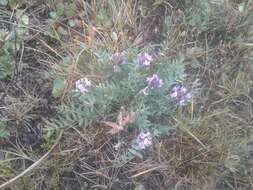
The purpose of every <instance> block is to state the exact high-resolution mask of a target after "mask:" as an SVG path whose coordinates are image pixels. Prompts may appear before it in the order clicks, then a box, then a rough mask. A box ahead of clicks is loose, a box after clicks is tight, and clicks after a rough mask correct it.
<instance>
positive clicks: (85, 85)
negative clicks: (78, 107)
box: [76, 78, 91, 94]
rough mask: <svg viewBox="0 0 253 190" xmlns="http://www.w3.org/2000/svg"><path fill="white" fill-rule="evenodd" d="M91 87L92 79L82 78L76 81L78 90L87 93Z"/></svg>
mask: <svg viewBox="0 0 253 190" xmlns="http://www.w3.org/2000/svg"><path fill="white" fill-rule="evenodd" d="M89 87H91V81H90V80H88V79H87V78H82V79H79V80H77V81H76V91H77V92H81V93H82V94H85V93H86V92H88V91H89Z"/></svg>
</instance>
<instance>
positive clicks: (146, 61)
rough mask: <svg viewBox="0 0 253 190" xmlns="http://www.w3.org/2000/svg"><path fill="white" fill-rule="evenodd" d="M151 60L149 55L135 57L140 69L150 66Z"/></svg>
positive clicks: (142, 54) (143, 54)
mask: <svg viewBox="0 0 253 190" xmlns="http://www.w3.org/2000/svg"><path fill="white" fill-rule="evenodd" d="M152 61H153V58H152V56H151V55H150V54H148V53H145V52H142V53H139V54H138V55H137V62H138V64H139V66H141V67H148V66H150V64H151V62H152Z"/></svg>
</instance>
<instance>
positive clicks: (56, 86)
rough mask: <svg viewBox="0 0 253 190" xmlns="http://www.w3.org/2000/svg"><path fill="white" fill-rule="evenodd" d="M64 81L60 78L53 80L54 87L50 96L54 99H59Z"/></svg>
mask: <svg viewBox="0 0 253 190" xmlns="http://www.w3.org/2000/svg"><path fill="white" fill-rule="evenodd" d="M65 83H66V81H65V80H64V79H62V78H58V79H55V80H54V86H53V91H52V94H53V96H54V97H56V98H57V97H60V96H61V95H62V93H63V90H64V87H65Z"/></svg>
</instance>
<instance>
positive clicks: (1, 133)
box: [0, 121, 9, 139]
mask: <svg viewBox="0 0 253 190" xmlns="http://www.w3.org/2000/svg"><path fill="white" fill-rule="evenodd" d="M8 136H9V131H8V130H7V124H6V122H3V121H0V139H1V138H6V137H8Z"/></svg>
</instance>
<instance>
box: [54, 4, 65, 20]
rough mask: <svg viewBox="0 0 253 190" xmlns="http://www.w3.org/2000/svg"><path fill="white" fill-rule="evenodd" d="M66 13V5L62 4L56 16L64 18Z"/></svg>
mask: <svg viewBox="0 0 253 190" xmlns="http://www.w3.org/2000/svg"><path fill="white" fill-rule="evenodd" d="M64 11H65V6H64V4H62V3H60V4H58V5H57V6H56V14H57V16H58V17H59V16H62V15H63V14H64Z"/></svg>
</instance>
